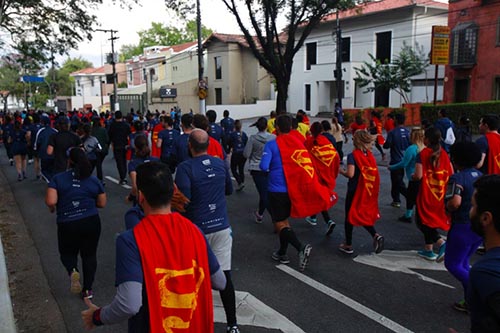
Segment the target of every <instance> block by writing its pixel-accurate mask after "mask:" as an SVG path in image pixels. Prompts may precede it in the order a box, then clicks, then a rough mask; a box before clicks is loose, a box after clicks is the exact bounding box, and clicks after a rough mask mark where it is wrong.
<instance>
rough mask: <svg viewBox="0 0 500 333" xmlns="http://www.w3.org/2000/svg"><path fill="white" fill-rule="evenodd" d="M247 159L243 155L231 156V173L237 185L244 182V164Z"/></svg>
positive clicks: (234, 154)
mask: <svg viewBox="0 0 500 333" xmlns="http://www.w3.org/2000/svg"><path fill="white" fill-rule="evenodd" d="M246 161H247V159H246V158H245V156H243V153H235V152H233V154H232V155H231V172H232V173H233V176H234V178H235V179H236V182H237V183H238V185H239V184H241V183H244V182H245V172H244V169H245V162H246Z"/></svg>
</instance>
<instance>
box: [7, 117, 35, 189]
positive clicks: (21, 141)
mask: <svg viewBox="0 0 500 333" xmlns="http://www.w3.org/2000/svg"><path fill="white" fill-rule="evenodd" d="M7 142H8V143H9V144H10V149H11V153H12V155H13V156H14V161H15V162H16V171H17V181H22V180H23V179H26V155H27V154H28V142H30V133H29V132H28V131H26V130H25V129H23V128H22V125H21V123H20V122H19V121H17V120H16V121H15V122H14V129H13V130H12V131H11V132H10V134H9V137H8V139H7Z"/></svg>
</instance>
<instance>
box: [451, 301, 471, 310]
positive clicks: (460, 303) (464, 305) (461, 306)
mask: <svg viewBox="0 0 500 333" xmlns="http://www.w3.org/2000/svg"><path fill="white" fill-rule="evenodd" d="M453 308H454V309H455V310H457V311H460V312H465V313H468V312H469V305H468V304H467V302H466V301H465V300H464V299H463V300H461V301H458V302H455V303H453Z"/></svg>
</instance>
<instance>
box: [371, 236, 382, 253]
mask: <svg viewBox="0 0 500 333" xmlns="http://www.w3.org/2000/svg"><path fill="white" fill-rule="evenodd" d="M373 250H374V251H375V253H377V254H378V253H380V252H382V251H384V236H382V235H376V236H375V237H373Z"/></svg>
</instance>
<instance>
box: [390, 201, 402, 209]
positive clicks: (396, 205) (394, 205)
mask: <svg viewBox="0 0 500 333" xmlns="http://www.w3.org/2000/svg"><path fill="white" fill-rule="evenodd" d="M391 206H392V207H394V208H400V207H401V202H397V201H393V202H391Z"/></svg>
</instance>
